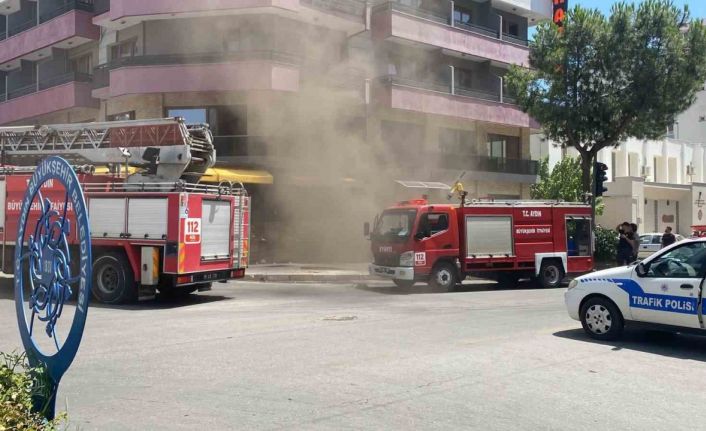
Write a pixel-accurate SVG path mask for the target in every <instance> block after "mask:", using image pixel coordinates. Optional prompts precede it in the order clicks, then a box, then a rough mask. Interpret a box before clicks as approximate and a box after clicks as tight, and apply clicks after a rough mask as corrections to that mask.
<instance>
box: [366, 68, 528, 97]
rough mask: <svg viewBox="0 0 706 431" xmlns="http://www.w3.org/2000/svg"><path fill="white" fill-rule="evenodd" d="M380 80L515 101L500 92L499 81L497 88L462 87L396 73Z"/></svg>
mask: <svg viewBox="0 0 706 431" xmlns="http://www.w3.org/2000/svg"><path fill="white" fill-rule="evenodd" d="M379 79H380V82H382V83H383V84H393V85H401V86H405V87H411V88H418V89H422V90H430V91H436V92H440V93H446V94H449V95H454V96H462V97H471V98H474V99H481V100H488V101H492V102H501V103H511V104H515V103H517V101H516V100H515V98H514V97H512V96H511V95H507V96H506V95H505V94H502V95H501V93H500V83H499V82H498V86H497V90H492V89H487V88H471V87H464V86H461V85H458V84H455V83H452V82H450V81H449V82H442V81H432V80H416V79H409V78H403V77H400V76H397V75H387V76H383V77H381V78H379Z"/></svg>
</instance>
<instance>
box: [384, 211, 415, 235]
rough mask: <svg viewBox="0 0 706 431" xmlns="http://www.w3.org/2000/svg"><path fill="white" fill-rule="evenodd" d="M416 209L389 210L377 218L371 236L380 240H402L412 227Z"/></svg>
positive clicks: (410, 231)
mask: <svg viewBox="0 0 706 431" xmlns="http://www.w3.org/2000/svg"><path fill="white" fill-rule="evenodd" d="M416 217H417V210H390V211H385V212H384V213H382V217H380V218H379V219H378V222H377V224H376V225H375V229H374V230H373V238H374V239H377V240H382V241H404V240H406V239H407V238H409V236H410V234H411V233H412V229H413V228H414V219H415V218H416Z"/></svg>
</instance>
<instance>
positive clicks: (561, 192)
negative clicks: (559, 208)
mask: <svg viewBox="0 0 706 431" xmlns="http://www.w3.org/2000/svg"><path fill="white" fill-rule="evenodd" d="M582 195H583V189H582V184H581V158H580V157H576V158H574V157H564V158H563V159H562V160H561V161H560V162H559V163H557V164H556V165H555V166H554V169H552V170H551V172H550V171H549V159H547V158H545V159H543V160H540V161H539V181H538V182H537V184H533V185H532V186H530V196H531V197H532V199H549V200H559V201H565V202H582V201H583V197H582ZM596 213H597V214H599V215H600V214H602V213H603V205H602V203H601V201H600V198H599V200H598V202H597V203H596Z"/></svg>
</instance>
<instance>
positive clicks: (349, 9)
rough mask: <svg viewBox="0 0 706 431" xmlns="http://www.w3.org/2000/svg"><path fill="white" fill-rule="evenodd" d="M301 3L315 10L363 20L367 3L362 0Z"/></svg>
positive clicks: (328, 0)
mask: <svg viewBox="0 0 706 431" xmlns="http://www.w3.org/2000/svg"><path fill="white" fill-rule="evenodd" d="M301 3H302V4H304V5H307V6H311V7H312V8H315V9H322V10H325V11H331V12H341V13H343V14H346V15H353V16H356V17H359V18H361V19H362V18H363V13H364V12H365V2H364V1H361V0H301Z"/></svg>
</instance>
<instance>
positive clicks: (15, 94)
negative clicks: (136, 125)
mask: <svg viewBox="0 0 706 431" xmlns="http://www.w3.org/2000/svg"><path fill="white" fill-rule="evenodd" d="M90 81H91V77H90V76H89V75H85V74H80V73H74V72H71V73H67V74H64V75H59V76H56V77H54V78H51V79H48V80H44V81H40V82H38V83H33V84H31V85H28V86H24V87H21V88H16V89H12V90H10V91H8V92H7V94H2V95H0V124H7V123H12V122H15V121H20V120H23V119H26V118H33V117H37V116H39V115H45V114H49V113H52V112H56V111H61V110H64V109H70V108H77V107H85V108H98V106H99V105H98V101H97V100H95V99H93V98H92V97H91V87H92V86H91V83H90Z"/></svg>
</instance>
